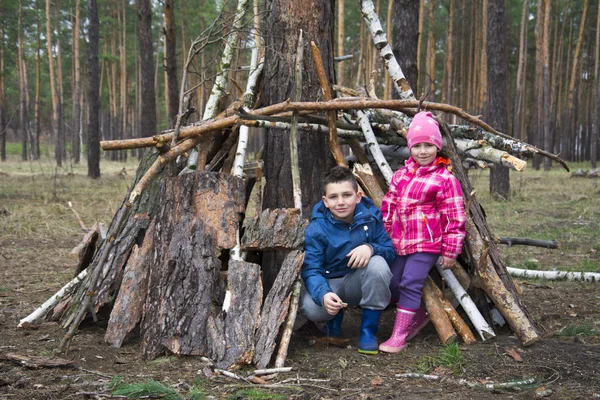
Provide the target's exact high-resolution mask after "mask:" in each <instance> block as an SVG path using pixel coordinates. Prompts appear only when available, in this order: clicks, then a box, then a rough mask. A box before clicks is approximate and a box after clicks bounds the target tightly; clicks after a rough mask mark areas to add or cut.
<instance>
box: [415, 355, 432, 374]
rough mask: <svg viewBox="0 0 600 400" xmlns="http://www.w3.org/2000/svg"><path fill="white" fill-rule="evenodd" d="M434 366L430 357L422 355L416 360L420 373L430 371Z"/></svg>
mask: <svg viewBox="0 0 600 400" xmlns="http://www.w3.org/2000/svg"><path fill="white" fill-rule="evenodd" d="M435 367H436V365H435V360H434V359H433V358H432V357H429V356H424V357H421V358H419V360H418V361H417V371H419V372H420V373H422V374H426V373H428V372H430V371H431V370H432V369H434V368H435Z"/></svg>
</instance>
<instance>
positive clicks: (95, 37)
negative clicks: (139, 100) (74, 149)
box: [88, 0, 101, 179]
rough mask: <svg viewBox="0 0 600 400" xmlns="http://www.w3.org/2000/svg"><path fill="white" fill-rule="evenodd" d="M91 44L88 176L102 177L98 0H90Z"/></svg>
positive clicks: (89, 51)
mask: <svg viewBox="0 0 600 400" xmlns="http://www.w3.org/2000/svg"><path fill="white" fill-rule="evenodd" d="M88 18H89V19H90V27H89V44H88V74H89V78H88V82H89V89H88V91H89V92H88V118H89V127H88V176H89V177H90V178H93V179H97V178H99V177H100V106H101V103H100V68H99V62H98V45H99V41H100V21H99V18H98V4H97V3H96V0H89V1H88Z"/></svg>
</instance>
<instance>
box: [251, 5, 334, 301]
mask: <svg viewBox="0 0 600 400" xmlns="http://www.w3.org/2000/svg"><path fill="white" fill-rule="evenodd" d="M267 11H268V14H267V19H266V21H267V22H266V24H265V27H266V28H267V31H266V32H265V48H266V54H265V72H264V74H265V76H267V77H270V78H269V79H265V81H264V88H263V91H262V93H263V99H264V102H265V104H275V103H279V102H281V101H284V100H285V99H288V98H292V97H293V88H294V84H293V82H294V79H293V77H294V64H295V63H294V60H295V54H296V45H297V42H298V34H299V30H300V29H302V30H303V35H304V40H305V43H310V42H311V41H314V42H315V44H316V45H317V47H318V48H319V49H320V51H321V54H322V58H323V65H324V68H325V71H326V74H327V80H328V81H329V82H332V77H333V71H334V65H333V43H334V42H333V37H334V34H333V33H334V30H333V20H334V8H333V2H331V1H329V0H310V1H308V2H297V1H293V0H269V1H268V2H267ZM302 70H303V77H302V82H303V85H302V87H303V90H302V94H301V98H302V100H304V101H306V100H315V99H317V98H319V96H320V94H321V87H320V84H319V79H318V76H317V74H316V71H315V68H314V61H313V58H312V56H311V54H310V53H309V52H307V54H306V55H305V57H304V62H303V65H302ZM299 138H300V140H299V144H298V152H299V161H300V171H301V176H300V179H301V185H302V204H303V210H302V213H303V215H310V212H311V209H312V206H313V205H314V204H316V203H317V202H318V201H319V200H320V199H321V179H322V177H323V176H324V174H325V172H326V171H327V170H328V169H329V168H330V167H332V166H333V165H334V162H333V158H332V156H331V154H330V151H329V146H328V138H327V135H323V134H321V133H316V132H310V131H303V132H302V133H301V134H300V135H299ZM264 154H265V176H266V179H267V184H266V187H265V196H264V198H265V204H264V205H263V207H264V208H272V209H273V208H289V207H293V204H294V203H293V191H292V178H291V169H290V151H289V132H286V131H283V130H278V129H269V132H267V134H266V135H265V150H264ZM274 257H275V256H274V255H273V254H271V253H265V254H264V256H263V263H262V264H263V273H264V274H263V275H264V280H265V289H267V290H268V288H270V283H271V282H273V281H274V279H275V276H276V272H277V268H278V266H279V265H281V257H279V261H274V260H276V258H274Z"/></svg>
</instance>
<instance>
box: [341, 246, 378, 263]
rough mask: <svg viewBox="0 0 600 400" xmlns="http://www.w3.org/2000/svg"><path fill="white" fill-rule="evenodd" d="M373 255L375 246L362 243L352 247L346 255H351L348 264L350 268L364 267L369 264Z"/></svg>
mask: <svg viewBox="0 0 600 400" xmlns="http://www.w3.org/2000/svg"><path fill="white" fill-rule="evenodd" d="M372 255H373V248H372V247H371V246H369V245H368V244H361V245H360V246H358V247H355V248H354V249H352V251H351V252H350V253H348V254H346V257H350V260H349V261H348V266H349V267H350V268H364V267H366V266H367V265H368V264H369V260H370V259H371V256H372Z"/></svg>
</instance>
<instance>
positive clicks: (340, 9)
mask: <svg viewBox="0 0 600 400" xmlns="http://www.w3.org/2000/svg"><path fill="white" fill-rule="evenodd" d="M390 2H393V0H390ZM336 3H337V20H336V22H337V55H338V57H341V56H343V55H344V40H345V38H346V36H345V35H346V28H345V25H344V22H345V19H346V17H345V15H344V9H345V7H344V0H337V2H336ZM336 78H337V83H338V85H343V84H344V62H343V61H338V64H337V76H336ZM386 84H387V81H386Z"/></svg>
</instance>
